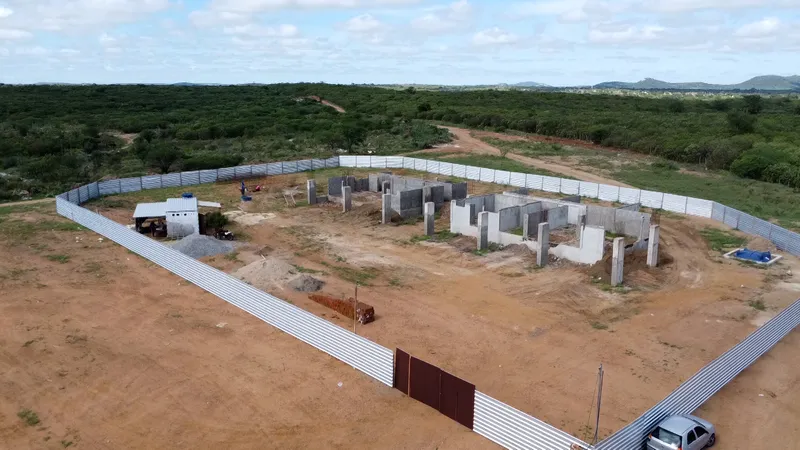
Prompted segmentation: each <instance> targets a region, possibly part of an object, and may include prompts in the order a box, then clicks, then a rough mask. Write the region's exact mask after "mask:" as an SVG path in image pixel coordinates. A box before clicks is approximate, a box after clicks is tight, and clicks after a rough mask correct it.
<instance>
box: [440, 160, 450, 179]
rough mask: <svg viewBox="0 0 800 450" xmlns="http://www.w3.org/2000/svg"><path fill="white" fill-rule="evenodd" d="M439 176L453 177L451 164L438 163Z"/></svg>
mask: <svg viewBox="0 0 800 450" xmlns="http://www.w3.org/2000/svg"><path fill="white" fill-rule="evenodd" d="M439 174H440V175H447V176H452V175H453V163H448V162H440V163H439Z"/></svg>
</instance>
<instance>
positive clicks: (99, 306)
mask: <svg viewBox="0 0 800 450" xmlns="http://www.w3.org/2000/svg"><path fill="white" fill-rule="evenodd" d="M0 255H2V257H1V258H0V289H2V291H3V294H2V297H0V374H2V375H0V448H2V449H63V448H65V447H69V448H79V449H80V448H85V449H120V448H142V449H144V448H146V449H219V448H241V449H245V448H247V449H250V448H259V449H263V448H274V449H308V448H340V449H350V448H387V449H388V448H392V449H394V448H404V449H431V450H433V449H436V448H439V449H461V448H496V447H495V446H494V445H493V444H492V443H490V442H488V441H486V440H485V439H483V438H481V437H480V436H478V435H476V434H474V433H472V432H470V431H469V430H466V429H464V428H463V427H461V426H459V425H457V424H456V423H455V422H453V421H451V420H450V419H448V418H446V417H444V416H442V415H440V414H439V413H438V412H435V411H433V410H432V409H430V408H428V407H426V406H424V405H422V404H420V403H418V402H416V401H413V400H410V399H409V398H407V397H404V396H403V395H402V394H400V393H399V392H398V391H396V390H394V389H390V388H388V387H385V386H383V385H381V384H380V383H378V382H376V381H372V380H371V379H370V378H369V377H367V376H365V375H363V374H361V373H360V372H358V371H356V370H354V369H352V368H350V367H349V366H346V365H344V364H342V363H340V362H339V361H337V360H335V359H334V358H331V357H329V356H327V355H325V354H323V353H321V352H319V351H317V350H315V349H313V348H312V347H310V346H308V345H306V344H303V343H301V342H300V341H298V340H296V339H294V338H292V337H290V336H288V335H286V334H284V333H282V332H280V331H278V330H277V329H275V328H272V327H270V326H268V325H266V324H265V323H263V322H262V321H260V320H258V319H256V318H254V317H252V316H250V315H248V314H246V313H244V312H242V311H241V310H239V309H238V308H236V307H233V306H231V305H228V304H227V303H225V302H223V301H222V300H220V299H218V298H217V297H214V296H213V295H211V294H208V293H206V292H204V291H202V290H201V289H199V288H197V287H195V286H193V285H189V284H187V283H186V282H185V281H183V280H182V279H180V278H178V277H176V276H174V275H171V274H169V273H168V272H167V271H165V270H163V269H161V268H159V267H157V266H155V265H153V264H152V263H150V262H148V261H146V260H144V259H142V258H140V257H138V256H136V255H134V254H132V253H130V252H128V251H127V250H125V249H124V248H122V247H120V246H118V245H116V244H114V243H113V242H110V241H108V240H102V241H101V240H99V236H98V235H97V234H95V233H93V232H89V231H86V230H83V231H81V230H79V229H78V227H76V226H74V224H72V223H71V222H68V221H67V220H65V219H61V218H60V217H58V216H57V215H56V214H55V211H54V207H53V205H52V204H44V205H41V204H37V205H27V206H25V207H13V208H0ZM339 383H341V386H340V385H339ZM24 410H30V411H31V412H33V413H35V414H36V415H37V419H38V423H35V424H32V425H28V424H27V423H26V422H25V421H23V420H22V419H21V418H19V417H18V414H19V413H21V412H23V411H24ZM28 417H29V416H28ZM33 422H35V420H31V423H33Z"/></svg>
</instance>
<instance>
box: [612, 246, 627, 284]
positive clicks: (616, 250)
mask: <svg viewBox="0 0 800 450" xmlns="http://www.w3.org/2000/svg"><path fill="white" fill-rule="evenodd" d="M612 251H613V253H612V254H611V285H612V286H619V285H620V284H622V272H623V266H624V265H625V238H621V237H620V238H616V239H614V244H613V246H612Z"/></svg>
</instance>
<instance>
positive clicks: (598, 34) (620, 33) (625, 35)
mask: <svg viewBox="0 0 800 450" xmlns="http://www.w3.org/2000/svg"><path fill="white" fill-rule="evenodd" d="M665 31H667V29H666V28H664V27H662V26H659V25H644V26H634V25H627V26H624V25H623V26H612V27H602V28H594V29H591V30H590V31H589V42H591V43H593V44H639V43H642V42H648V41H655V40H658V39H660V38H662V37H663V34H664V32H665Z"/></svg>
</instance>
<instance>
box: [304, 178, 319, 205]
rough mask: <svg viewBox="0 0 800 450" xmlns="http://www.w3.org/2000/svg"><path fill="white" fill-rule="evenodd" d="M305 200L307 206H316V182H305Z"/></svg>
mask: <svg viewBox="0 0 800 450" xmlns="http://www.w3.org/2000/svg"><path fill="white" fill-rule="evenodd" d="M306 190H307V192H306V200H307V201H308V204H309V205H316V204H317V181H316V180H308V181H306Z"/></svg>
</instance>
